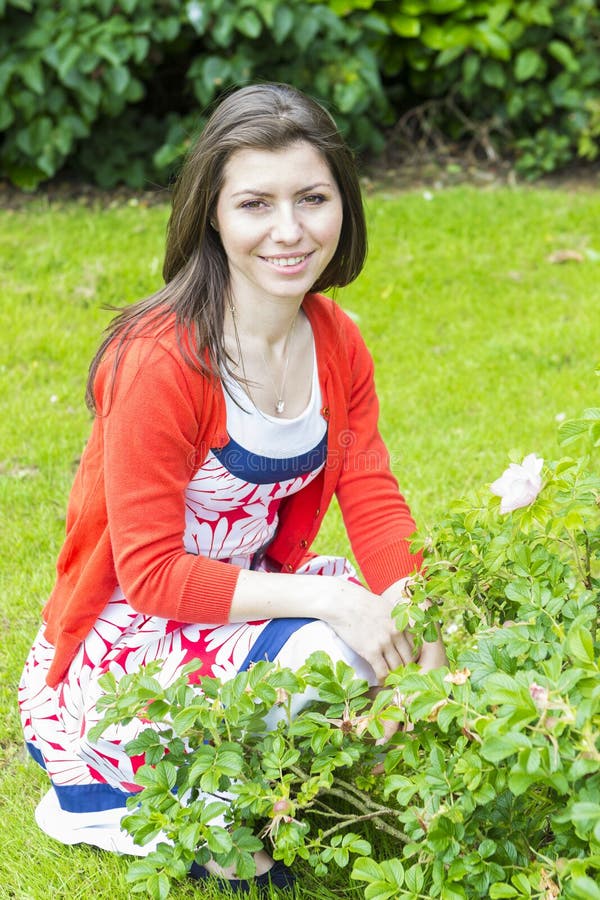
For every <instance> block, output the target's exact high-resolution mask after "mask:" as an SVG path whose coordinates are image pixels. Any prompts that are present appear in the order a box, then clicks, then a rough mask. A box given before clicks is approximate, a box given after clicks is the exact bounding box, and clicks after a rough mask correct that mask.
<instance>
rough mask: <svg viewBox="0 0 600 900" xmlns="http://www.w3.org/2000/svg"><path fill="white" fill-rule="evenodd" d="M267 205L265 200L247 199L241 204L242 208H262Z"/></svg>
mask: <svg viewBox="0 0 600 900" xmlns="http://www.w3.org/2000/svg"><path fill="white" fill-rule="evenodd" d="M264 206H266V204H265V201H264V200H245V201H244V202H243V203H242V204H241V209H262V208H263V207H264Z"/></svg>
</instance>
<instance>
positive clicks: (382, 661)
mask: <svg viewBox="0 0 600 900" xmlns="http://www.w3.org/2000/svg"><path fill="white" fill-rule="evenodd" d="M323 580H325V579H323ZM331 581H332V582H333V584H331V585H328V587H331V589H332V590H333V595H332V596H331V599H330V600H329V602H328V603H327V605H326V609H325V610H324V611H323V613H322V614H321V616H320V618H322V619H323V620H324V621H326V622H327V623H328V624H329V625H331V627H332V628H333V629H334V631H335V632H336V634H337V635H339V637H340V638H341V639H342V640H343V641H344V642H345V643H346V644H348V646H349V647H351V648H352V649H353V650H354V651H355V652H356V653H358V654H359V655H360V656H362V657H363V659H366V661H367V662H368V663H369V664H370V665H371V667H372V668H373V670H374V672H375V675H376V676H377V678H378V680H379V682H382V681H384V679H385V678H386V676H387V675H388V673H389V672H391V671H392V669H397V668H398V666H405V665H408V663H410V662H414V659H415V657H414V654H413V646H412V638H411V637H410V635H408V634H407V633H406V632H403V631H398V629H397V628H396V623H395V622H394V619H393V618H392V610H393V609H394V607H395V606H396V604H397V602H398V598H397V596H395V595H394V593H393V592H392V594H390V595H389V596H386V595H382V596H377V595H376V594H372V593H371V592H370V591H368V590H367V589H366V588H364V587H362V586H361V585H358V584H354V583H352V582H348V581H343V580H342V579H341V578H333V579H331Z"/></svg>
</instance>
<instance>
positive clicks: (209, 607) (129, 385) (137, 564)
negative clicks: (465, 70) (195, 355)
mask: <svg viewBox="0 0 600 900" xmlns="http://www.w3.org/2000/svg"><path fill="white" fill-rule="evenodd" d="M112 369H113V363H112V359H111V358H110V357H109V358H108V359H106V360H105V361H104V363H103V366H102V368H101V369H100V370H99V373H98V376H97V379H96V386H95V387H96V399H97V404H98V408H99V415H100V416H101V417H102V429H103V454H104V462H103V467H104V479H105V493H106V509H107V517H108V526H109V530H110V538H111V545H112V551H113V558H114V564H115V571H116V574H117V578H118V580H119V584H120V586H121V588H122V590H123V592H124V593H125V596H126V597H127V599H128V601H129V603H130V604H131V605H132V607H133V608H134V609H136V610H137V611H139V612H143V613H146V614H147V615H157V616H163V617H166V618H173V619H177V620H179V621H182V622H226V621H227V620H228V614H229V609H230V606H231V600H232V597H233V592H234V589H235V585H236V582H237V577H238V575H239V569H238V568H237V567H236V566H232V565H229V564H228V563H224V562H219V561H218V560H211V559H207V558H205V557H202V556H198V555H195V554H192V553H189V552H187V551H186V550H185V547H184V544H183V535H184V529H185V489H186V487H187V484H188V483H189V481H190V479H191V477H192V476H193V474H194V471H195V469H196V468H197V466H198V459H197V455H198V454H197V445H198V436H199V433H200V419H201V417H204V419H206V417H207V416H208V415H209V414H210V412H211V411H210V410H207V409H204V410H202V409H201V406H202V396H203V395H207V394H208V395H213V396H214V392H212V391H206V390H204V391H203V390H202V387H203V384H204V385H205V381H204V379H203V378H202V376H200V375H199V374H198V373H194V372H193V370H192V369H191V368H190V367H189V366H187V365H186V364H185V362H184V361H183V360H182V359H180V358H178V357H177V355H176V353H175V351H174V350H171V349H169V348H166V347H163V346H162V345H161V344H160V343H158V342H157V341H156V340H155V339H152V340H150V339H143V338H138V339H137V340H134V341H132V342H131V344H130V345H129V346H127V348H126V350H125V352H124V354H123V356H122V358H121V360H120V362H119V367H118V370H117V374H116V376H115V377H114V378H113V373H112Z"/></svg>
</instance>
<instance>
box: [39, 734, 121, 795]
mask: <svg viewBox="0 0 600 900" xmlns="http://www.w3.org/2000/svg"><path fill="white" fill-rule="evenodd" d="M26 746H27V749H28V750H29V753H30V754H31V756H32V757H33V759H35V761H36V763H38V765H40V766H41V767H42V769H45V768H46V761H45V760H44V757H43V756H42V754H41V753H40V751H39V750H38V748H37V747H35V746H34V745H33V744H30V743H29V741H28V742H27V745H26ZM52 787H53V788H54V793H55V794H56V796H57V797H58V802H59V804H60V808H61V809H64V810H65V812H72V813H83V812H102V811H103V810H105V809H126V805H127V800H128V799H129V798H130V797H135V796H136V794H130V793H128V792H127V791H120V790H119V789H118V788H115V787H111V785H110V784H102V783H99V782H96V783H95V784H55V783H54V782H52Z"/></svg>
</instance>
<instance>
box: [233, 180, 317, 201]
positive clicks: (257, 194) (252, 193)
mask: <svg viewBox="0 0 600 900" xmlns="http://www.w3.org/2000/svg"><path fill="white" fill-rule="evenodd" d="M331 186H332V185H331V182H329V181H317V182H316V183H315V184H309V185H307V186H306V187H303V188H300V190H299V191H296V194H308V193H310V191H314V190H316V189H317V188H330V189H331ZM243 194H246V195H247V194H250V196H252V197H272V196H273V194H270V193H269V191H261V190H257V189H256V188H245V189H244V190H242V191H236V192H235V194H232V195H231V196H232V198H233V197H240V196H242V195H243Z"/></svg>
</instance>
